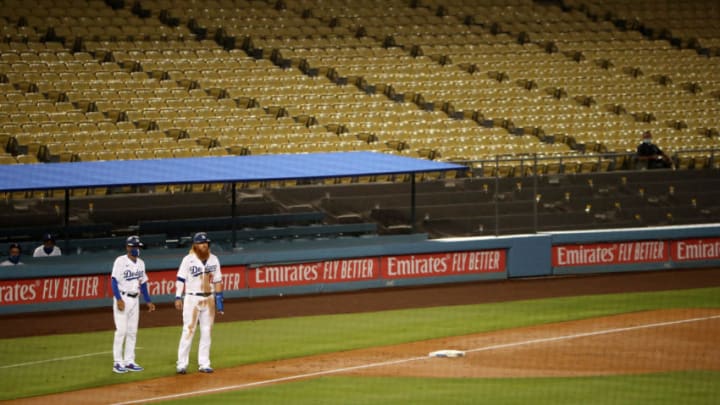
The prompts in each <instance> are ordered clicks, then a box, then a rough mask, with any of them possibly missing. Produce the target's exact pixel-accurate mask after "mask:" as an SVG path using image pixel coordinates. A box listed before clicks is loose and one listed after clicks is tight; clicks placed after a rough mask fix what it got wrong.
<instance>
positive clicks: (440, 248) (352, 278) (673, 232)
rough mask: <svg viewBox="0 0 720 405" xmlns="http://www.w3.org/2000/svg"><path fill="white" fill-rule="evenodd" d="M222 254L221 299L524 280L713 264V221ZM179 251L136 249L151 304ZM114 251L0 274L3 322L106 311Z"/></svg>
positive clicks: (716, 233) (167, 289) (162, 294)
mask: <svg viewBox="0 0 720 405" xmlns="http://www.w3.org/2000/svg"><path fill="white" fill-rule="evenodd" d="M214 251H215V253H216V254H217V255H218V256H219V257H220V260H221V263H222V266H223V267H222V268H223V276H224V281H223V283H224V289H225V296H226V298H229V299H233V298H253V297H263V296H274V295H290V294H315V293H331V292H341V291H352V290H362V289H371V288H392V287H403V286H418V285H426V284H442V283H461V282H475V281H483V280H500V279H507V278H521V277H542V276H553V275H567V274H576V275H582V274H592V273H603V272H626V271H662V270H668V269H682V268H700V267H712V266H720V224H707V225H694V226H677V227H655V228H635V229H615V230H597V231H574V232H555V233H542V234H530V235H513V236H503V237H476V238H451V239H432V240H431V239H427V236H426V235H424V234H413V235H395V236H374V237H366V238H346V239H338V240H304V241H294V242H278V243H262V244H253V245H248V246H243V247H241V248H237V249H230V250H227V251H224V250H222V249H221V246H220V245H218V246H216V247H215V248H214ZM186 252H187V247H185V248H174V249H166V248H158V249H149V250H147V251H145V252H143V256H142V258H143V259H144V260H145V262H146V264H147V268H148V273H149V277H150V283H149V286H150V293H151V294H152V295H153V297H154V301H155V302H170V301H172V299H173V297H174V287H175V274H176V269H177V266H178V264H179V262H180V260H181V258H182V257H183V256H184V254H185V253H186ZM119 254H122V251H121V250H118V251H106V252H101V253H83V254H80V255H67V256H62V257H56V258H43V259H34V258H27V259H25V264H24V265H23V266H14V267H5V268H2V270H1V271H0V315H5V314H16V313H25V312H38V311H55V310H67V309H83V308H92V307H104V306H110V305H111V303H112V293H111V290H110V282H109V281H110V280H109V278H110V270H111V267H112V262H113V260H114V258H115V257H116V256H118V255H119Z"/></svg>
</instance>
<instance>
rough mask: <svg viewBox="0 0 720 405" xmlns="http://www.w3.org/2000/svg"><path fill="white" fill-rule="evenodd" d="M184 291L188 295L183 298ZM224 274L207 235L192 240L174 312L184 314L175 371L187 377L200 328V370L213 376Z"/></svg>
mask: <svg viewBox="0 0 720 405" xmlns="http://www.w3.org/2000/svg"><path fill="white" fill-rule="evenodd" d="M183 291H184V292H185V295H184V298H183ZM222 291H223V290H222V272H221V271H220V261H219V260H218V258H217V256H215V255H214V254H212V253H210V239H209V238H208V236H207V234H206V233H205V232H198V233H196V234H195V235H194V236H193V245H192V248H191V249H190V252H189V253H188V254H187V255H186V256H185V257H184V258H183V259H182V262H181V263H180V267H179V268H178V273H177V281H176V282H175V308H177V309H178V310H181V311H182V314H183V330H182V336H181V337H180V344H179V346H178V359H177V367H176V371H177V373H178V374H185V373H187V367H188V363H189V357H190V345H191V344H192V340H193V336H194V335H195V329H196V328H197V326H198V325H200V343H199V347H198V370H199V371H200V372H201V373H212V372H213V369H212V367H210V344H211V343H212V337H211V336H210V334H211V332H212V327H213V324H214V323H215V312H216V311H217V312H218V313H220V314H222V313H223V310H224V308H223V293H222Z"/></svg>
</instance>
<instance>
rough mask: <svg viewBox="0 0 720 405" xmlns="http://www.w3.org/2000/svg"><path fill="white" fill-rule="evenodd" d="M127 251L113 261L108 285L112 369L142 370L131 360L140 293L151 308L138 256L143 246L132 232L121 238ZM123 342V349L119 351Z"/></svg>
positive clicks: (136, 329) (132, 357) (144, 275)
mask: <svg viewBox="0 0 720 405" xmlns="http://www.w3.org/2000/svg"><path fill="white" fill-rule="evenodd" d="M125 245H126V246H125V248H126V250H127V253H126V254H124V255H122V256H118V257H117V258H116V259H115V262H114V263H113V268H112V275H111V277H110V286H111V288H112V293H113V319H114V320H115V338H114V340H113V372H115V373H118V374H123V373H127V372H128V371H142V370H143V368H142V367H140V365H138V364H137V363H136V362H135V342H136V341H137V331H138V322H139V320H140V302H139V300H140V294H142V296H143V299H144V300H145V302H146V303H147V306H148V311H150V312H152V311H154V310H155V304H153V303H152V301H151V300H150V293H149V292H148V286H147V282H148V277H147V274H146V273H145V262H144V261H143V260H142V259H141V258H140V249H141V248H143V247H144V246H145V245H144V244H143V243H142V242H140V238H139V237H138V236H136V235H133V236H129V237H128V238H127V240H126V241H125ZM123 343H124V344H125V350H124V352H123Z"/></svg>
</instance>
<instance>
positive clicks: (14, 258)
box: [0, 243, 23, 266]
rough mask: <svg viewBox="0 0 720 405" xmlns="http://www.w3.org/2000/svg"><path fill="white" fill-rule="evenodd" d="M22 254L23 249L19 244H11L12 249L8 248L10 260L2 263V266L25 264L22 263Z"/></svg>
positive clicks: (0, 263) (0, 264)
mask: <svg viewBox="0 0 720 405" xmlns="http://www.w3.org/2000/svg"><path fill="white" fill-rule="evenodd" d="M21 253H22V248H21V247H20V245H19V244H17V243H11V244H10V247H8V258H7V260H5V261H4V262H0V266H18V265H21V264H23V262H21V261H20V254H21Z"/></svg>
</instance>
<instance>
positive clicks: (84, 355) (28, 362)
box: [0, 347, 142, 370]
mask: <svg viewBox="0 0 720 405" xmlns="http://www.w3.org/2000/svg"><path fill="white" fill-rule="evenodd" d="M135 349H136V350H141V349H142V347H136V348H135ZM103 354H112V350H108V351H106V352H95V353H83V354H76V355H74V356H63V357H54V358H52V359H44V360H35V361H26V362H24V363H15V364H6V365H4V366H0V370H1V369H5V368H14V367H24V366H34V365H36V364H45V363H52V362H56V361H65V360H75V359H81V358H83V357H93V356H100V355H103Z"/></svg>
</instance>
